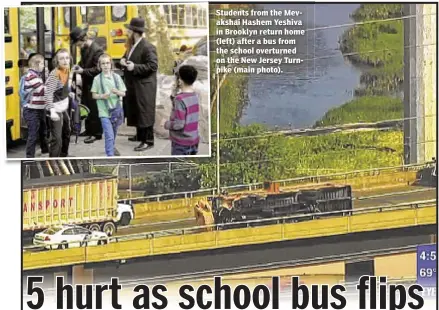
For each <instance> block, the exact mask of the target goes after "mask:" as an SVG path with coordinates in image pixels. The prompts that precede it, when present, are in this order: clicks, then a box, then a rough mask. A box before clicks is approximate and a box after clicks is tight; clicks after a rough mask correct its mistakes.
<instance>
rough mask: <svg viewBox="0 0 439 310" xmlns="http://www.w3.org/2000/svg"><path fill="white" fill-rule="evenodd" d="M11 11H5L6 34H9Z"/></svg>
mask: <svg viewBox="0 0 439 310" xmlns="http://www.w3.org/2000/svg"><path fill="white" fill-rule="evenodd" d="M9 31H10V30H9V9H5V33H6V34H9Z"/></svg>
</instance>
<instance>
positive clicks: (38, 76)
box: [23, 54, 49, 158]
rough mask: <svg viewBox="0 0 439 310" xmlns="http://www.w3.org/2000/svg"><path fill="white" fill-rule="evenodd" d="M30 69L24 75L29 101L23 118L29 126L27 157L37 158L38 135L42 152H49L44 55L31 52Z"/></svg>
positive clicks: (24, 107)
mask: <svg viewBox="0 0 439 310" xmlns="http://www.w3.org/2000/svg"><path fill="white" fill-rule="evenodd" d="M28 63H29V70H28V72H27V73H26V75H25V77H24V92H25V93H26V94H27V96H26V98H27V101H26V102H24V106H23V118H24V120H25V121H26V124H27V128H28V137H27V141H26V157H27V158H35V149H36V144H37V139H38V136H39V138H40V145H41V153H42V154H45V153H48V152H49V147H48V144H47V140H46V130H47V129H46V110H45V108H46V101H45V99H44V90H45V86H44V82H43V79H42V74H43V71H44V57H43V56H42V55H40V54H31V55H30V57H29V59H28Z"/></svg>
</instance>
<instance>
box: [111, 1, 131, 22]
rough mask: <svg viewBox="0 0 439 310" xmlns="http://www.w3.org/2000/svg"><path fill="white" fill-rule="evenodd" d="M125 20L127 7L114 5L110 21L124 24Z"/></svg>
mask: <svg viewBox="0 0 439 310" xmlns="http://www.w3.org/2000/svg"><path fill="white" fill-rule="evenodd" d="M126 20H127V7H126V6H125V5H116V6H112V7H111V21H112V22H115V23H116V22H125V21H126Z"/></svg>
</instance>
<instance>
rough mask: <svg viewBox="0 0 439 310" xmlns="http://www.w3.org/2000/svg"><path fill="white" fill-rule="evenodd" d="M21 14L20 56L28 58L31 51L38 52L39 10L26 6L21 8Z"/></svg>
mask: <svg viewBox="0 0 439 310" xmlns="http://www.w3.org/2000/svg"><path fill="white" fill-rule="evenodd" d="M19 16H20V19H19V20H20V25H19V29H20V58H21V59H27V57H28V55H29V54H30V53H35V52H37V45H38V42H37V28H36V21H37V10H36V8H29V7H24V8H20V9H19Z"/></svg>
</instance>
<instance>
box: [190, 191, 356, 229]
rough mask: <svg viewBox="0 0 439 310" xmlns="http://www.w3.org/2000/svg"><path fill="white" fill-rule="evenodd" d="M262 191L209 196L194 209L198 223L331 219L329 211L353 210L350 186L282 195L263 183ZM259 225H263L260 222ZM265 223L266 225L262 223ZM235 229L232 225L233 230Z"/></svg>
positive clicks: (282, 193)
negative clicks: (317, 217)
mask: <svg viewBox="0 0 439 310" xmlns="http://www.w3.org/2000/svg"><path fill="white" fill-rule="evenodd" d="M265 189H266V193H261V194H249V195H247V194H245V195H244V194H237V195H228V194H224V195H219V196H212V197H208V200H209V203H207V204H208V206H203V207H202V208H200V207H199V206H197V207H196V208H195V212H196V216H197V221H198V222H200V223H202V222H204V223H205V224H206V225H208V224H211V223H212V222H214V223H215V224H226V223H239V222H244V221H250V220H260V219H270V218H279V217H291V216H295V215H297V216H300V215H307V214H310V215H314V216H315V215H317V216H319V217H324V216H331V214H327V213H328V212H333V211H343V210H346V211H348V210H352V209H353V205H352V189H351V186H350V185H344V186H339V185H332V184H326V185H323V186H319V187H313V188H303V189H298V190H293V191H285V192H282V191H280V190H279V185H278V184H276V183H266V187H265ZM200 209H201V210H202V211H200ZM325 213H326V214H325ZM201 216H203V217H204V221H202V220H199V219H198V217H201ZM311 218H312V217H310V218H309V219H311ZM212 219H213V220H212ZM307 219H308V217H303V218H295V219H291V221H292V222H295V221H301V220H307ZM260 224H262V225H264V223H262V222H261V223H260ZM265 224H268V223H267V222H265ZM255 225H258V224H257V223H253V224H252V226H255ZM237 227H238V226H236V225H233V228H237ZM222 228H223V229H226V228H232V226H223V227H222Z"/></svg>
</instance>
